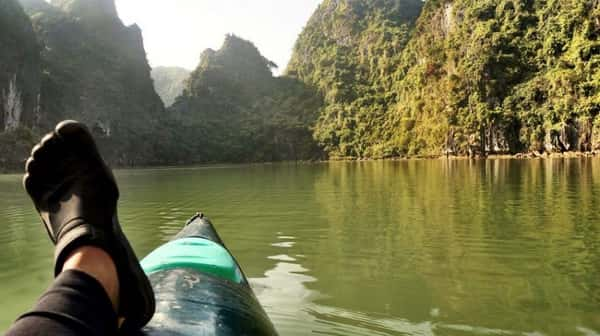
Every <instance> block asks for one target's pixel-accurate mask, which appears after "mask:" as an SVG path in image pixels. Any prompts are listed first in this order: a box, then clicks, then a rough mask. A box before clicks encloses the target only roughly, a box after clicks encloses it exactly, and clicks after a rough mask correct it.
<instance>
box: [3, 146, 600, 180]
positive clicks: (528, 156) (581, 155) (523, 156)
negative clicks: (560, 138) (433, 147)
mask: <svg viewBox="0 0 600 336" xmlns="http://www.w3.org/2000/svg"><path fill="white" fill-rule="evenodd" d="M596 157H600V152H596V151H592V152H564V153H545V152H544V153H538V152H530V153H517V154H489V155H487V156H469V155H425V156H400V157H388V158H354V157H331V158H329V159H326V160H298V161H264V162H210V163H195V164H194V163H190V164H174V165H139V166H127V165H125V166H121V165H115V166H113V167H112V169H114V170H133V169H190V168H202V167H214V166H219V165H222V166H244V165H246V166H252V165H270V164H279V163H296V164H311V163H328V162H370V161H420V160H448V161H464V160H477V161H480V160H481V161H483V160H540V159H542V160H543V159H588V158H596ZM23 167H24V163H23ZM23 171H24V168H23V169H9V168H4V167H0V174H1V175H13V174H20V173H22V172H23Z"/></svg>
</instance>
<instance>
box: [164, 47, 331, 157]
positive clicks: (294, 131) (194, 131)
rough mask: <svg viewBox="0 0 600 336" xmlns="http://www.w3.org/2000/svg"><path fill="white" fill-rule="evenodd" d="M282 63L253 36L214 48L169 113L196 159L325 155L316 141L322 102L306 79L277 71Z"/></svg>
mask: <svg viewBox="0 0 600 336" xmlns="http://www.w3.org/2000/svg"><path fill="white" fill-rule="evenodd" d="M275 66H276V65H275V64H274V63H273V62H271V61H269V60H267V59H266V58H264V57H263V56H262V55H261V54H260V52H259V51H258V49H256V47H255V46H254V45H253V44H252V43H251V42H249V41H246V40H243V39H240V38H238V37H236V36H234V35H228V36H227V37H226V38H225V42H224V43H223V46H222V47H221V49H219V50H217V51H214V50H211V49H208V50H206V51H204V53H203V54H202V56H201V60H200V65H199V66H198V68H197V69H196V70H195V71H194V72H193V73H192V74H191V75H190V78H189V80H188V81H187V84H186V88H185V89H184V91H183V94H182V95H181V96H180V97H178V98H177V99H176V101H175V103H174V104H173V106H171V108H169V110H168V113H169V115H170V116H171V117H173V118H174V119H175V121H174V122H176V123H178V124H179V125H181V127H180V128H178V130H177V134H176V135H175V136H177V137H180V138H181V139H180V141H177V142H178V143H180V144H185V146H183V148H184V149H185V150H187V151H188V153H189V155H190V156H192V157H195V158H194V161H199V162H207V161H228V162H244V161H277V160H298V159H310V158H313V157H316V156H318V155H319V151H318V148H317V147H316V146H315V143H314V141H313V140H312V134H311V130H310V128H309V127H310V126H311V125H312V124H314V120H315V118H316V116H317V112H318V109H319V107H320V105H321V100H320V98H319V96H318V95H317V94H316V92H314V91H313V90H311V89H310V87H308V86H306V85H305V84H303V83H302V82H299V81H297V80H295V79H292V78H287V77H278V78H275V77H273V75H272V72H271V69H272V68H273V67H275Z"/></svg>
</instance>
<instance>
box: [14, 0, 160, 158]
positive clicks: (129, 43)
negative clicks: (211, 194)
mask: <svg viewBox="0 0 600 336" xmlns="http://www.w3.org/2000/svg"><path fill="white" fill-rule="evenodd" d="M23 5H24V6H25V9H26V11H27V13H28V14H29V15H30V17H31V21H32V23H33V28H34V31H35V33H36V35H37V39H38V41H39V43H40V44H41V46H42V49H41V50H42V53H41V58H42V70H43V71H42V86H41V99H40V118H39V120H37V124H36V126H37V127H39V128H41V129H48V128H50V127H52V126H53V125H54V124H55V123H56V122H57V121H59V120H62V119H78V120H80V121H83V122H85V123H86V124H88V125H89V126H90V127H91V128H92V129H93V130H94V132H96V134H97V135H98V137H99V138H100V139H101V140H100V142H101V144H102V146H101V147H102V148H103V151H104V152H105V155H106V156H107V157H108V159H109V161H112V162H115V163H118V164H122V165H130V164H139V163H144V164H147V163H150V162H154V161H160V160H161V158H160V157H157V155H155V154H156V153H155V150H156V147H157V145H156V144H155V143H154V142H153V141H155V138H154V137H153V133H154V132H155V130H156V129H157V127H158V125H159V119H160V118H162V117H164V105H163V103H162V102H161V100H160V98H159V96H158V95H157V94H156V92H155V91H154V88H153V85H152V79H151V78H150V66H149V65H148V62H147V60H146V52H145V50H144V44H143V40H142V34H141V31H140V28H139V27H138V26H137V25H132V26H129V27H126V26H125V25H123V23H122V22H121V20H120V19H119V17H118V16H117V11H116V8H115V4H114V0H53V1H52V2H51V4H47V3H45V2H44V1H42V0H23Z"/></svg>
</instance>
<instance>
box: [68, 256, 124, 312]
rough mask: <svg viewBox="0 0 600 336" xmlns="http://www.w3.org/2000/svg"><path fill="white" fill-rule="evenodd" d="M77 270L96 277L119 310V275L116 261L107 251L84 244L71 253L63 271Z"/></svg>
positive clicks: (115, 307) (114, 306)
mask: <svg viewBox="0 0 600 336" xmlns="http://www.w3.org/2000/svg"><path fill="white" fill-rule="evenodd" d="M68 270H77V271H81V272H84V273H86V274H88V275H90V276H91V277H93V278H94V279H96V280H97V281H98V282H99V283H100V284H101V285H102V287H103V288H104V290H105V291H106V294H108V297H109V298H110V301H111V303H112V305H113V308H114V309H115V312H117V311H118V310H117V309H118V308H117V307H119V277H118V275H117V268H116V266H115V263H114V261H113V260H112V258H111V257H110V255H109V254H108V253H106V251H104V250H103V249H101V248H98V247H95V246H82V247H79V248H77V249H76V250H75V251H73V253H71V254H70V255H69V256H68V257H67V259H66V261H65V263H64V265H63V268H62V271H63V272H64V271H68Z"/></svg>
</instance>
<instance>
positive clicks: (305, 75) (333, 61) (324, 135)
mask: <svg viewBox="0 0 600 336" xmlns="http://www.w3.org/2000/svg"><path fill="white" fill-rule="evenodd" d="M422 5H423V3H422V1H421V0H367V1H362V0H361V1H357V0H325V1H323V3H322V4H321V5H320V6H319V8H318V9H317V11H316V12H315V13H314V14H313V16H312V17H311V18H310V20H309V22H308V24H307V26H306V28H305V29H304V31H303V32H302V34H301V35H300V37H299V38H298V41H297V42H296V46H295V48H294V54H293V56H292V60H291V61H290V64H289V65H288V68H287V70H286V73H287V74H288V75H290V76H293V77H297V78H299V79H300V80H302V81H304V82H306V83H308V84H310V85H314V86H315V87H317V88H318V89H319V90H320V91H321V93H322V94H323V96H324V98H325V102H326V105H325V107H324V108H323V109H322V111H321V113H320V117H319V120H318V122H317V125H316V128H315V133H314V135H315V138H316V139H317V140H318V141H319V143H320V144H321V145H322V146H323V147H324V149H325V150H326V151H327V152H328V153H329V154H330V155H331V156H334V157H372V156H374V155H381V154H383V153H381V152H382V151H383V150H384V149H382V148H379V147H380V146H379V142H380V141H381V138H382V133H383V132H384V131H385V129H384V127H383V125H384V123H385V116H386V113H387V112H388V111H389V110H390V109H391V108H393V106H395V104H396V101H397V100H396V93H395V92H394V90H393V87H394V84H395V83H396V82H397V76H396V72H397V69H398V68H399V66H400V63H401V55H402V51H403V50H404V48H405V46H406V44H407V43H408V40H409V38H410V33H411V31H412V28H413V26H414V22H415V20H416V19H417V17H418V16H419V13H420V11H421V7H422ZM374 151H376V152H378V153H375V152H374ZM388 154H395V153H388Z"/></svg>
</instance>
